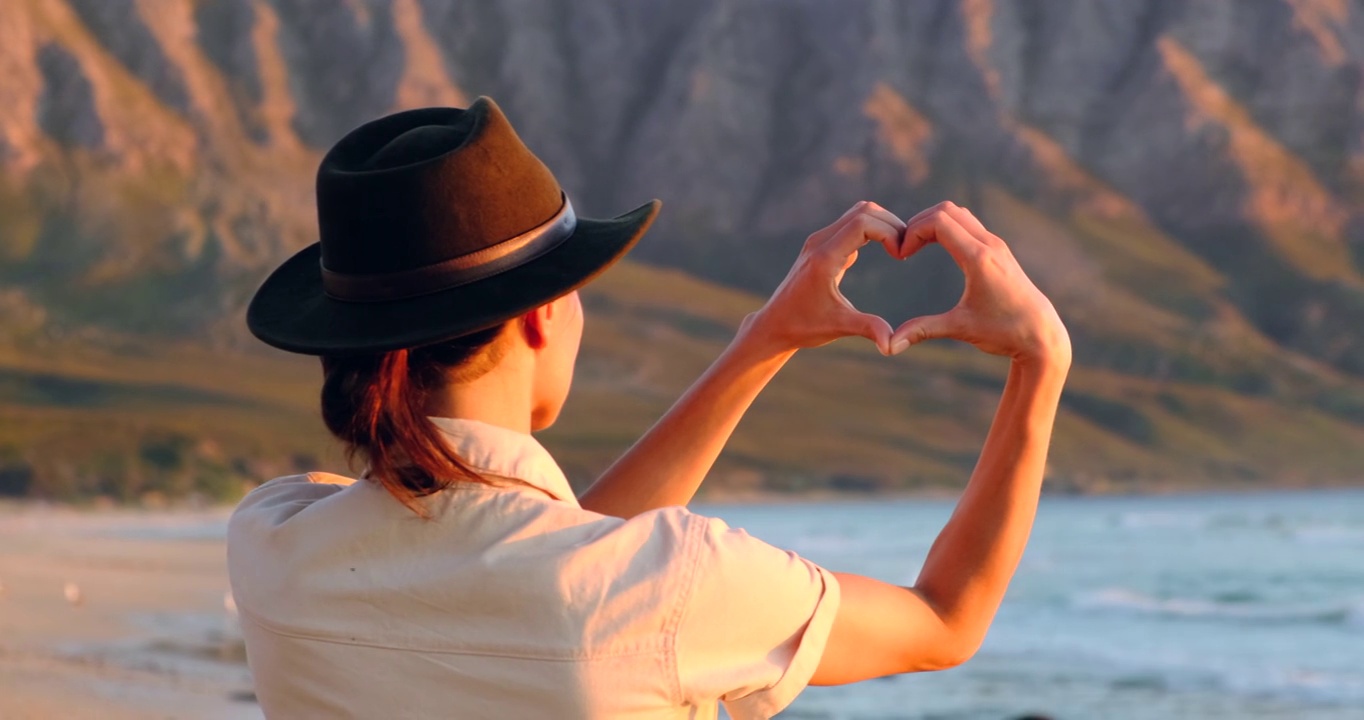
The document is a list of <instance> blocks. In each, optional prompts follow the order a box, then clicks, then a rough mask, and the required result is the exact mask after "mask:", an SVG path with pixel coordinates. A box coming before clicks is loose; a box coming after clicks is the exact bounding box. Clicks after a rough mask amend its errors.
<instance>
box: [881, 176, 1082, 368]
mask: <svg viewBox="0 0 1364 720" xmlns="http://www.w3.org/2000/svg"><path fill="white" fill-rule="evenodd" d="M931 242H937V243H939V244H941V245H942V246H943V247H944V248H945V249H946V250H947V252H948V253H949V254H951V255H952V259H953V260H955V261H956V263H957V265H958V266H959V267H961V270H962V273H963V274H964V275H965V276H966V290H965V291H964V292H963V293H962V296H961V300H960V301H959V302H958V303H957V305H956V307H954V308H952V309H951V310H948V311H947V312H945V313H942V314H941V315H926V316H923V317H917V318H914V319H912V320H910V321H908V322H906V323H905V324H903V325H901V326H900V327H899V328H898V329H896V331H895V334H894V335H893V337H892V347H893V348H895V351H896V352H898V351H899V350H902V349H903V348H904V347H906V345H905V343H908V344H910V345H912V344H915V343H920V342H923V341H924V340H928V339H931V338H952V339H955V340H961V341H964V342H968V343H971V344H972V345H975V346H976V347H977V348H979V349H981V350H983V351H985V352H987V353H990V354H993V355H1005V356H1008V357H1011V358H1014V359H1015V360H1045V361H1049V362H1059V363H1064V364H1067V365H1068V364H1069V363H1070V336H1069V334H1068V333H1067V332H1066V327H1065V325H1064V324H1062V323H1061V318H1060V317H1059V316H1057V314H1056V309H1055V308H1054V307H1052V304H1051V301H1049V300H1047V298H1046V296H1045V295H1043V294H1042V292H1041V291H1040V290H1038V289H1037V286H1035V285H1033V283H1032V281H1031V280H1029V279H1028V276H1027V275H1025V274H1024V273H1023V268H1021V267H1019V266H1018V261H1017V260H1015V259H1014V256H1013V253H1011V252H1009V247H1008V246H1007V245H1005V244H1004V241H1003V240H1001V239H999V237H997V236H995V235H994V234H992V233H991V232H990V231H988V230H986V229H985V226H984V225H981V223H980V221H979V220H977V219H976V216H974V215H972V214H971V213H970V212H969V211H967V210H966V209H965V208H961V207H957V206H956V205H954V204H952V203H950V202H945V203H941V204H939V205H936V206H934V207H932V208H929V209H928V210H925V211H923V212H921V213H919V214H918V215H916V216H914V217H913V218H912V219H910V221H909V224H908V226H907V228H906V230H905V239H904V243H903V247H902V249H901V252H902V256H903V257H908V256H909V255H912V254H914V253H915V252H917V251H918V250H919V249H920V248H922V247H923V246H924V245H927V244H928V243H931Z"/></svg>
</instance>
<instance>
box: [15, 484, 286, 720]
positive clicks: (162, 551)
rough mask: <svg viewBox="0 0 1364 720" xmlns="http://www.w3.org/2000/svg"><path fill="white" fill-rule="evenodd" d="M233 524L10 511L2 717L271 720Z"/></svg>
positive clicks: (205, 515) (205, 517) (128, 514)
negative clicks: (247, 634)
mask: <svg viewBox="0 0 1364 720" xmlns="http://www.w3.org/2000/svg"><path fill="white" fill-rule="evenodd" d="M226 518H227V511H226V510H212V511H203V512H197V511H196V512H185V511H179V512H174V513H154V512H134V511H105V512H91V511H80V510H71V509H61V508H43V507H33V506H8V507H6V506H0V717H3V718H6V719H7V720H11V719H19V718H87V717H89V718H94V717H98V718H260V717H261V713H260V710H259V708H258V707H257V706H256V704H255V702H254V698H253V696H252V695H251V681H250V675H249V674H248V672H247V669H246V665H245V662H244V656H243V653H242V648H241V642H240V635H239V633H238V630H237V627H236V621H235V618H234V616H233V615H232V613H231V612H230V611H229V609H228V608H227V607H226V606H227V605H228V604H229V603H227V602H226V593H227V587H228V583H227V572H226V567H225V556H224V544H223V541H222V539H221V537H222V532H221V528H222V525H223V524H224V523H225V522H226Z"/></svg>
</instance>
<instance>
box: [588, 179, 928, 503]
mask: <svg viewBox="0 0 1364 720" xmlns="http://www.w3.org/2000/svg"><path fill="white" fill-rule="evenodd" d="M904 228H905V224H904V223H903V222H901V221H900V220H899V219H898V218H896V217H895V216H894V215H892V214H891V213H889V212H887V211H886V210H884V209H882V208H881V207H879V206H877V205H876V204H875V203H868V202H861V203H858V204H856V205H854V206H853V207H852V208H851V209H849V210H848V211H847V212H846V213H844V214H843V216H842V217H840V218H839V219H838V220H837V221H835V222H834V223H833V224H832V225H830V226H829V227H826V228H824V229H822V230H820V231H818V232H816V233H814V234H813V235H811V236H810V237H809V238H808V239H807V240H806V241H805V245H804V247H803V248H801V252H800V255H799V257H797V259H796V262H795V264H794V265H793V266H792V268H791V271H790V273H788V274H787V276H786V279H785V280H784V281H783V282H782V284H781V285H780V286H779V287H778V288H777V290H776V292H774V293H773V295H772V297H771V298H770V299H769V300H768V301H767V303H766V304H764V305H763V307H762V308H761V309H760V310H758V311H757V312H754V313H753V314H751V315H749V316H748V317H747V318H745V319H744V322H743V325H742V326H740V328H739V332H738V335H737V336H736V337H735V339H734V341H733V342H732V343H730V345H729V347H728V348H727V349H726V350H725V351H724V353H723V354H721V355H720V358H719V359H718V360H716V361H715V363H714V364H713V365H711V367H710V368H709V369H708V370H706V372H705V373H704V374H703V375H702V376H701V378H700V379H699V380H697V381H696V383H695V384H694V385H692V386H691V388H689V389H688V390H687V392H686V393H684V394H683V395H682V397H681V399H679V400H678V401H677V403H676V404H674V405H673V406H672V408H671V409H670V410H668V412H667V413H666V414H664V415H663V417H662V418H660V419H659V421H658V422H657V423H655V424H654V426H653V427H652V428H650V429H649V431H648V432H647V433H645V434H644V436H643V437H641V438H640V439H639V441H638V442H636V443H635V444H634V446H633V447H631V448H630V450H629V451H627V452H626V453H625V454H624V455H623V456H621V458H620V459H619V460H617V461H616V462H615V464H613V465H612V466H611V467H610V468H609V469H608V470H607V471H606V472H605V474H603V475H602V476H601V478H599V479H598V480H597V482H595V483H594V484H593V485H592V487H590V488H588V489H587V491H586V492H584V493H583V495H582V497H581V498H580V502H581V503H582V506H583V507H585V508H587V509H589V510H594V511H596V512H600V513H603V514H606V515H616V516H619V517H630V516H633V515H636V514H638V513H642V512H645V511H648V510H652V509H655V508H660V507H666V506H669V505H686V504H687V503H688V502H690V501H691V499H692V496H693V495H695V494H696V489H697V488H698V487H700V485H701V481H702V480H703V479H705V477H706V473H708V472H710V468H711V466H712V465H714V464H715V458H716V457H718V456H719V454H720V450H721V449H722V448H724V446H725V443H726V442H727V441H728V440H729V436H730V435H731V434H732V433H733V432H734V428H735V426H737V425H738V424H739V418H741V417H743V414H744V412H745V411H747V410H748V407H749V405H751V404H752V403H753V400H754V398H756V397H757V396H758V393H759V392H760V391H761V390H762V389H763V388H764V387H766V385H767V383H768V381H770V380H771V379H772V377H773V376H775V375H776V374H777V371H778V370H780V369H781V367H782V366H783V365H785V364H786V361H787V360H789V359H790V358H791V356H792V355H793V354H794V353H795V351H796V350H797V349H799V348H803V347H815V346H817V345H824V344H826V343H829V342H832V341H833V340H836V339H838V338H841V337H846V336H849V335H860V336H862V337H866V338H868V339H870V340H872V341H874V342H875V343H876V345H877V347H879V348H880V349H881V352H882V353H885V354H891V342H892V340H891V329H890V326H889V325H888V324H886V321H885V320H882V319H881V318H879V317H877V316H875V315H868V314H866V313H861V312H858V311H857V310H856V309H855V308H853V306H852V303H850V302H848V300H847V299H846V298H844V297H843V294H842V293H841V292H839V290H838V284H839V282H840V281H841V280H842V279H843V273H844V272H846V271H847V269H848V268H849V267H850V266H851V265H852V264H853V262H855V261H856V259H857V249H858V248H860V247H862V246H863V245H865V244H866V243H868V242H879V243H881V244H883V245H884V246H885V247H886V250H887V251H888V252H890V253H891V254H892V255H895V256H897V257H898V256H900V254H901V253H902V247H901V246H902V243H903V241H904V235H903V232H904ZM904 344H905V345H907V344H908V343H907V342H905V343H904Z"/></svg>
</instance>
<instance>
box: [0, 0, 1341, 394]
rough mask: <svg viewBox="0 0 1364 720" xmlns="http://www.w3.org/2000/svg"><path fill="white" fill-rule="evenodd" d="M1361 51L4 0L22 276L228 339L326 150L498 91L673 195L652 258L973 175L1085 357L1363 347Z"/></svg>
mask: <svg viewBox="0 0 1364 720" xmlns="http://www.w3.org/2000/svg"><path fill="white" fill-rule="evenodd" d="M1362 57H1364V12H1361V11H1360V10H1359V9H1358V8H1357V7H1355V6H1352V5H1350V4H1349V3H1347V2H1345V0H1260V1H1257V2H1221V1H1214V0H1187V1H1186V0H1049V1H1048V2H1008V1H1005V0H938V1H936V2H929V1H924V2H894V1H891V0H886V1H884V2H866V3H846V2H839V1H838V0H820V1H806V2H775V1H760V2H754V1H752V0H748V1H742V2H741V1H738V0H695V1H692V2H673V1H671V0H629V1H627V0H621V1H620V2H591V3H570V2H539V1H530V0H524V1H517V2H503V3H469V2H464V3H451V2H445V0H373V1H368V2H362V1H360V0H348V1H346V2H340V1H337V0H209V1H205V0H200V1H198V2H191V1H190V0H118V1H117V2H115V1H112V0H8V1H7V2H4V3H0V77H3V78H4V80H3V81H0V173H2V174H3V181H2V182H0V281H3V282H4V283H6V284H7V285H9V286H10V288H11V290H16V289H17V291H19V292H23V293H24V294H25V300H24V302H25V303H28V304H29V305H32V306H34V307H41V308H44V315H43V317H44V318H46V320H45V322H48V323H58V324H61V323H67V324H72V325H81V324H95V325H111V326H115V327H119V328H124V329H135V330H151V331H156V332H169V333H176V334H185V333H187V334H191V335H200V334H210V335H214V336H215V337H219V338H225V339H227V340H228V341H232V340H233V339H236V338H239V337H240V334H241V330H240V322H239V319H240V310H241V307H242V304H243V302H244V300H245V298H246V297H247V296H248V295H249V293H250V291H251V289H252V288H253V287H254V285H255V283H256V282H258V280H259V278H260V275H261V273H262V272H264V271H265V270H266V269H268V268H269V267H271V266H272V265H273V264H274V263H276V262H277V261H278V260H280V259H281V258H282V257H283V256H285V255H286V254H287V253H289V252H291V251H293V250H296V249H297V248H299V247H302V246H303V245H305V244H307V243H309V242H311V241H312V240H313V235H312V232H313V223H314V218H313V215H312V212H313V210H312V206H311V200H312V188H311V182H312V172H313V170H314V168H315V165H316V161H317V158H318V156H319V153H320V151H321V150H323V149H325V148H326V147H327V146H328V145H329V144H330V143H331V142H333V141H335V140H336V139H337V138H338V137H339V136H340V135H341V134H343V133H344V132H345V131H346V130H348V129H349V128H351V127H354V126H355V125H356V124H358V123H360V122H363V121H365V120H366V119H369V118H372V117H375V116H377V115H379V114H382V113H385V112H388V111H392V110H394V109H397V108H402V107H412V106H419V105H430V104H447V105H459V104H462V103H466V102H468V101H469V100H470V99H472V98H473V97H475V96H477V95H479V94H489V95H492V96H494V97H495V98H496V99H497V100H498V101H499V103H500V104H501V105H502V106H503V107H504V109H505V110H506V111H507V113H508V114H509V115H510V116H511V118H512V120H513V122H514V124H515V125H516V127H517V128H518V130H519V131H520V132H521V133H522V135H523V137H524V138H525V139H526V141H527V142H528V143H529V144H530V145H531V147H532V148H533V149H534V150H535V151H536V152H537V153H539V154H540V155H541V156H542V157H543V158H544V159H545V160H546V162H548V163H549V164H550V166H551V167H553V168H554V170H555V171H556V173H557V174H558V176H559V178H560V180H561V181H562V182H563V183H564V185H565V187H566V189H567V190H568V191H569V192H570V193H572V194H573V196H574V198H575V203H577V204H578V205H579V207H580V208H581V210H582V211H584V212H587V213H591V214H597V215H604V214H611V213H618V212H623V211H625V210H628V209H629V208H631V207H634V206H635V205H637V204H639V203H642V202H644V201H645V200H648V199H649V198H651V197H660V198H662V199H663V200H664V202H665V210H664V214H663V216H662V218H661V220H660V222H659V224H658V225H657V227H656V230H655V231H654V232H652V233H651V234H650V236H649V237H648V238H646V240H645V242H644V243H643V244H642V245H641V247H640V249H639V251H638V254H637V256H638V257H639V258H641V259H644V260H648V261H652V262H656V263H663V264H669V265H675V266H679V267H681V268H683V269H686V270H688V271H691V272H694V273H697V274H699V275H702V276H706V277H709V278H711V279H716V280H720V281H723V282H727V283H731V284H735V285H738V286H741V287H746V288H750V289H754V290H758V291H762V290H766V289H769V288H770V287H772V286H773V285H774V284H775V283H776V281H777V280H778V279H779V278H780V276H781V275H782V273H783V272H784V271H785V268H786V267H787V265H788V264H789V260H790V259H791V258H792V257H793V255H794V252H795V248H796V247H797V246H798V244H799V242H800V241H801V240H802V239H803V238H804V236H805V235H806V234H808V233H809V232H810V231H811V230H813V229H815V228H817V227H818V226H819V225H821V224H823V223H824V222H827V221H828V220H829V219H831V218H833V217H835V216H836V215H837V214H838V213H839V212H840V211H841V210H842V209H843V208H845V207H846V206H847V205H848V204H850V203H851V202H853V201H855V200H858V199H862V198H871V199H875V200H877V201H879V202H881V203H882V204H884V205H886V206H887V207H888V208H890V209H892V210H893V211H896V212H899V213H901V214H906V215H907V214H910V213H913V212H914V211H916V210H917V209H919V208H921V207H923V206H925V205H927V204H930V203H932V202H936V201H937V200H940V199H944V198H952V199H954V200H957V201H959V202H961V203H962V204H965V205H967V206H969V207H971V208H972V209H973V210H974V211H975V212H976V213H977V214H978V215H980V216H982V218H983V219H984V220H985V221H986V222H987V224H989V225H990V226H991V227H992V228H995V229H997V231H998V232H999V234H1001V235H1003V236H1005V237H1007V238H1008V239H1010V240H1011V242H1013V243H1014V245H1015V247H1016V248H1017V251H1018V254H1019V255H1020V257H1021V258H1022V259H1023V261H1024V263H1025V265H1027V266H1028V269H1029V270H1030V271H1032V272H1033V274H1034V275H1035V276H1036V277H1037V278H1038V279H1039V282H1041V283H1042V284H1043V285H1044V286H1045V287H1046V289H1047V290H1048V291H1049V292H1050V293H1051V294H1052V295H1053V296H1054V297H1056V298H1057V300H1058V305H1060V306H1062V310H1063V314H1066V315H1067V316H1068V319H1069V320H1070V321H1071V324H1072V327H1073V329H1074V330H1075V331H1076V334H1077V336H1078V337H1079V338H1080V339H1081V340H1082V341H1083V342H1081V343H1078V344H1077V348H1079V349H1080V353H1081V358H1080V359H1081V361H1082V362H1086V363H1092V364H1099V365H1104V366H1108V367H1115V368H1118V369H1121V370H1123V371H1126V372H1134V373H1138V374H1149V375H1154V376H1164V375H1170V374H1173V375H1175V376H1181V375H1188V376H1190V377H1192V376H1195V375H1197V374H1198V373H1200V372H1204V371H1207V372H1216V373H1223V374H1225V373H1226V372H1231V371H1232V370H1236V369H1237V368H1240V369H1239V370H1236V371H1237V372H1240V371H1242V370H1244V371H1245V372H1250V373H1251V374H1252V375H1253V374H1254V373H1253V372H1252V370H1253V368H1250V369H1248V368H1246V367H1242V366H1241V365H1238V363H1239V362H1240V361H1239V360H1238V359H1237V358H1244V357H1246V356H1247V355H1248V354H1255V353H1260V354H1261V355H1263V354H1264V353H1266V352H1268V353H1269V355H1270V356H1274V357H1278V358H1280V359H1283V358H1290V360H1291V359H1292V358H1298V359H1297V360H1291V361H1292V362H1295V363H1300V362H1322V361H1324V362H1325V364H1326V365H1327V366H1333V367H1334V368H1336V369H1339V370H1342V371H1345V372H1347V373H1351V374H1361V373H1364V342H1361V340H1362V338H1364V336H1362V335H1361V333H1360V332H1359V329H1358V322H1357V320H1358V318H1359V317H1360V313H1361V311H1362V310H1364V293H1361V275H1360V266H1361V262H1360V257H1361V255H1362V254H1364V253H1361V251H1360V247H1361V238H1364V224H1362V223H1361V209H1364V194H1361V188H1364V109H1362V108H1361V90H1360V82H1361V58H1362ZM869 264H870V265H871V267H868V268H865V269H863V268H859V269H858V271H857V272H854V273H853V275H852V276H851V277H850V278H849V284H850V285H851V287H850V288H849V294H850V295H854V296H856V297H857V298H858V299H859V302H862V303H864V304H865V305H866V306H867V307H869V308H870V309H874V310H877V311H880V312H884V313H887V314H888V315H890V314H897V315H905V314H907V313H909V312H911V311H913V310H915V309H918V308H921V307H928V306H931V305H933V304H934V303H937V304H941V302H942V297H943V296H944V294H945V293H950V292H951V290H952V289H953V288H954V287H956V284H957V283H959V280H956V279H954V277H953V275H952V273H951V272H950V266H949V265H948V264H947V263H946V261H945V260H944V258H943V257H942V256H941V255H938V256H932V257H928V258H926V259H924V261H923V262H922V263H921V264H920V266H919V267H918V268H917V272H916V273H911V274H910V277H911V278H912V281H911V280H906V279H905V276H906V272H905V271H903V270H901V269H900V266H895V265H892V264H890V263H869ZM71 288H77V289H78V290H79V291H78V292H71V291H70V289H71ZM897 319H898V318H897ZM1193 346H1197V347H1199V348H1202V349H1199V350H1197V351H1196V352H1195V351H1193V350H1189V348H1190V347H1193ZM1266 348H1268V350H1266ZM1299 356H1301V357H1299ZM1191 358H1192V359H1191ZM1285 361H1286V362H1287V360H1285ZM1257 362H1258V361H1257ZM1247 382H1248V389H1250V390H1256V391H1263V390H1264V388H1260V387H1258V386H1257V385H1256V381H1255V380H1253V378H1252V380H1248V381H1247ZM1261 384H1263V383H1261Z"/></svg>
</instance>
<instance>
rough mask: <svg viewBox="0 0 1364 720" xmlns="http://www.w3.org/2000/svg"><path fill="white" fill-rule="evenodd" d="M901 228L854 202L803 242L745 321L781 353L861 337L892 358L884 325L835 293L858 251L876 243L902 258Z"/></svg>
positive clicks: (891, 218) (872, 206)
mask: <svg viewBox="0 0 1364 720" xmlns="http://www.w3.org/2000/svg"><path fill="white" fill-rule="evenodd" d="M904 230H905V224H904V222H902V221H901V220H900V219H899V218H897V217H895V216H894V215H893V214H891V213H890V212H887V211H886V210H885V209H884V208H882V207H881V206H879V205H877V204H876V203H872V202H866V201H863V202H859V203H857V204H856V205H854V206H852V208H850V209H849V210H848V211H847V212H845V213H843V216H842V217H840V218H839V219H838V220H837V221H835V222H834V224H832V225H830V226H828V227H826V228H824V229H822V230H820V231H818V232H816V233H814V234H813V235H811V236H810V237H809V238H808V239H806V241H805V246H804V247H803V248H801V251H800V255H799V257H797V258H796V262H795V265H793V266H792V267H791V271H790V272H789V273H787V275H786V279H785V280H783V281H782V283H781V285H780V286H778V287H777V290H776V292H774V293H772V297H771V298H770V299H768V301H767V304H765V305H763V307H762V309H760V310H758V311H757V312H755V313H753V314H752V315H750V316H749V317H748V319H746V320H745V321H744V325H745V330H746V331H748V332H753V333H759V334H760V335H762V336H763V337H765V338H767V339H768V340H770V341H771V342H772V343H774V344H775V346H776V347H777V348H779V349H780V350H781V351H790V350H796V349H798V348H808V347H817V346H820V345H824V344H827V343H829V342H832V341H834V340H837V339H839V338H842V337H847V336H849V335H860V336H862V337H865V338H867V339H869V340H871V341H872V342H875V343H876V347H878V348H879V349H880V350H881V352H882V353H883V354H885V355H890V354H891V350H890V348H891V329H890V324H889V323H887V322H886V321H885V320H883V319H881V318H880V317H877V316H876V315H871V314H869V313H864V312H860V311H859V310H858V309H857V308H855V307H853V304H852V303H851V302H848V299H847V298H845V297H843V293H842V292H840V291H839V289H838V284H839V283H840V282H841V281H842V280H843V274H844V273H845V272H847V270H848V268H849V267H852V264H853V263H854V262H857V251H858V248H860V247H862V246H863V245H866V244H867V243H868V242H873V241H875V242H879V243H881V244H882V245H884V246H885V248H886V251H887V252H889V253H890V254H891V255H892V256H894V257H897V258H898V257H902V254H901V253H902V250H901V246H902V243H903V240H904Z"/></svg>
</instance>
